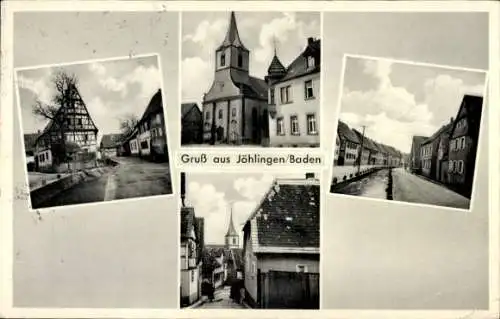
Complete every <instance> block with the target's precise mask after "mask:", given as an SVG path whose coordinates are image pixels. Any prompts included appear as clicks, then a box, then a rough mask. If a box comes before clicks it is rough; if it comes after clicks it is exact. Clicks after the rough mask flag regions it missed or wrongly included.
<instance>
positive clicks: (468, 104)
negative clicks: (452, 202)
mask: <svg viewBox="0 0 500 319" xmlns="http://www.w3.org/2000/svg"><path fill="white" fill-rule="evenodd" d="M482 106H483V98H482V97H480V96H474V95H465V96H464V98H463V100H462V103H461V105H460V108H459V110H458V113H457V116H456V118H455V121H454V122H453V125H452V128H451V132H450V135H449V154H448V175H449V183H450V184H451V185H453V187H454V188H455V189H456V190H457V191H459V192H460V193H461V194H463V195H465V196H467V197H470V196H471V194H472V184H473V181H474V173H475V168H476V157H477V149H478V144H479V131H480V125H481V113H482Z"/></svg>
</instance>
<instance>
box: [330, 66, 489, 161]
mask: <svg viewBox="0 0 500 319" xmlns="http://www.w3.org/2000/svg"><path fill="white" fill-rule="evenodd" d="M484 83H485V73H484V72H475V71H464V70H463V69H460V70H457V69H450V68H442V67H435V66H427V65H425V66H423V65H415V64H410V63H401V62H397V61H394V60H386V59H370V58H359V57H347V58H346V66H345V73H344V82H343V88H342V97H341V106H340V115H339V118H340V119H341V120H342V121H344V122H345V123H347V124H348V125H349V126H350V127H351V128H356V129H358V131H360V132H361V131H362V126H363V125H364V126H365V134H366V136H368V137H370V138H372V139H374V140H375V141H377V142H380V143H384V144H387V145H390V146H393V147H396V148H397V149H399V150H400V151H402V152H405V153H409V152H410V148H411V141H412V137H413V136H414V135H423V136H431V135H432V134H433V133H434V132H436V131H437V130H438V129H439V128H440V127H441V126H442V125H444V124H447V123H449V122H450V119H451V118H452V117H456V114H457V112H458V109H459V107H460V103H461V101H462V98H463V96H464V94H474V95H480V96H483V94H484Z"/></svg>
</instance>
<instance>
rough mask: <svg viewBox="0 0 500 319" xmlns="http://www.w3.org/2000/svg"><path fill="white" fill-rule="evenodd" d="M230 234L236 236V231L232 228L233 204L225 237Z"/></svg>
mask: <svg viewBox="0 0 500 319" xmlns="http://www.w3.org/2000/svg"><path fill="white" fill-rule="evenodd" d="M230 236H238V233H237V232H236V229H235V228H234V222H233V206H232V205H231V212H230V215H229V226H228V228H227V233H226V237H230Z"/></svg>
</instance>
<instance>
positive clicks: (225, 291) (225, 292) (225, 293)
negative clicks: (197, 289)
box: [198, 286, 246, 309]
mask: <svg viewBox="0 0 500 319" xmlns="http://www.w3.org/2000/svg"><path fill="white" fill-rule="evenodd" d="M230 292H231V288H230V287H228V286H227V287H224V288H222V289H218V290H216V291H215V299H214V301H213V302H208V301H207V302H205V303H203V304H202V305H200V306H199V307H198V308H201V309H245V308H246V307H245V306H243V305H241V304H239V303H236V302H234V301H232V300H231V298H229V295H230Z"/></svg>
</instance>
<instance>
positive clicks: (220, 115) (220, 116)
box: [219, 110, 223, 120]
mask: <svg viewBox="0 0 500 319" xmlns="http://www.w3.org/2000/svg"><path fill="white" fill-rule="evenodd" d="M222 117H223V114H222V110H219V120H222Z"/></svg>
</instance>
